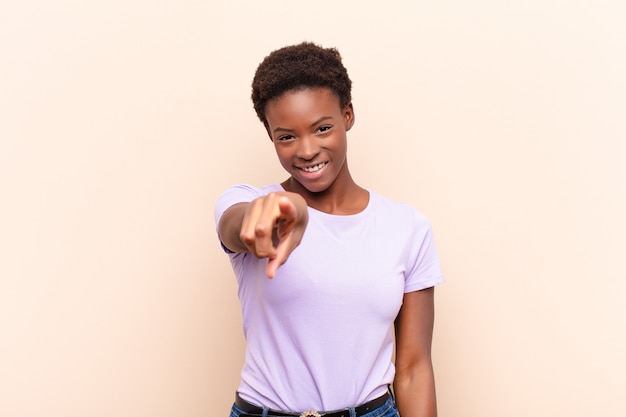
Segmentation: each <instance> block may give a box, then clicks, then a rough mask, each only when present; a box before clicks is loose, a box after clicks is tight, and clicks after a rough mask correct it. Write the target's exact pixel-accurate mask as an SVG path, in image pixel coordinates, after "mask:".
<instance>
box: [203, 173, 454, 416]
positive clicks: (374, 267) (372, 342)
mask: <svg viewBox="0 0 626 417" xmlns="http://www.w3.org/2000/svg"><path fill="white" fill-rule="evenodd" d="M276 191H284V190H283V188H282V187H281V186H280V185H278V184H274V185H270V186H267V187H263V188H256V187H252V186H249V185H237V186H234V187H231V188H229V189H228V190H227V191H225V192H224V193H223V194H222V195H221V196H220V198H219V199H218V201H217V204H216V208H215V220H216V224H219V219H220V218H221V216H222V214H223V213H224V211H226V210H227V209H228V208H229V207H231V206H232V205H234V204H236V203H240V202H246V201H252V200H254V199H255V198H258V197H260V196H263V195H267V194H268V193H270V192H276ZM369 194H370V199H369V203H368V205H367V207H366V208H365V209H364V210H363V211H362V212H360V213H357V214H354V215H347V216H338V215H331V214H327V213H323V212H321V211H318V210H315V209H312V208H310V207H309V209H308V210H309V221H308V225H307V229H306V231H305V233H304V236H303V238H302V242H301V243H300V245H299V246H298V247H297V248H296V249H295V250H294V251H293V252H292V253H291V255H290V257H289V259H288V260H287V262H286V263H285V264H284V265H282V266H281V267H280V268H278V271H277V272H276V276H275V277H274V279H268V278H267V276H266V275H265V267H266V264H267V260H266V259H258V258H256V257H255V256H254V255H252V254H250V253H248V252H246V253H229V257H230V261H231V264H232V266H233V270H234V272H235V275H236V277H237V281H238V284H239V286H238V294H239V300H240V302H241V308H242V313H243V327H244V334H245V337H246V342H247V343H246V358H245V364H244V367H243V370H242V372H241V382H240V385H239V388H238V391H239V393H240V395H241V397H242V398H244V399H245V400H247V401H249V402H251V403H254V404H258V405H263V406H267V407H270V408H273V409H277V410H285V411H289V410H293V411H298V410H308V409H316V410H336V409H340V408H345V407H352V406H354V405H358V404H362V403H365V402H367V401H369V400H372V399H374V398H376V397H379V396H381V395H383V394H384V393H385V392H386V391H387V386H388V384H391V383H392V382H393V378H394V374H395V368H394V366H393V363H392V354H393V332H392V327H393V323H394V320H395V319H396V316H397V315H398V312H399V310H400V307H401V305H402V298H403V296H404V293H406V292H411V291H418V290H421V289H424V288H429V287H432V286H434V285H437V284H439V283H442V282H443V281H444V279H443V276H442V274H441V268H440V264H439V259H438V256H437V251H436V249H435V244H434V241H433V236H432V232H431V228H430V225H429V223H428V220H427V219H426V218H425V217H424V216H423V215H422V214H421V213H419V212H418V211H417V210H415V209H414V208H413V207H411V206H409V205H407V204H402V203H397V202H393V201H391V200H389V199H387V198H384V197H382V196H381V195H379V194H376V193H374V192H371V191H370V192H369Z"/></svg>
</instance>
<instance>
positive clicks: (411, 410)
mask: <svg viewBox="0 0 626 417" xmlns="http://www.w3.org/2000/svg"><path fill="white" fill-rule="evenodd" d="M393 387H394V392H395V395H396V403H397V405H398V411H399V412H400V416H401V417H436V416H437V401H436V396H435V377H434V374H433V368H432V363H431V362H430V361H428V362H427V363H424V364H421V365H420V366H416V367H414V368H413V369H405V370H399V371H398V372H397V373H396V378H395V380H394V383H393Z"/></svg>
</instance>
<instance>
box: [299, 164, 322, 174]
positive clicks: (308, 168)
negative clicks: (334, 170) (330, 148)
mask: <svg viewBox="0 0 626 417" xmlns="http://www.w3.org/2000/svg"><path fill="white" fill-rule="evenodd" d="M324 165H326V163H325V162H322V163H321V164H317V165H314V166H312V167H303V168H302V170H303V171H306V172H315V171H319V170H320V169H322V167H323V166H324Z"/></svg>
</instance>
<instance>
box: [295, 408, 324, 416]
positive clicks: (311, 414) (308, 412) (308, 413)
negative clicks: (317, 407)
mask: <svg viewBox="0 0 626 417" xmlns="http://www.w3.org/2000/svg"><path fill="white" fill-rule="evenodd" d="M299 417H322V415H321V414H320V413H318V412H317V411H314V410H309V411H305V412H303V413H301V414H300V416H299Z"/></svg>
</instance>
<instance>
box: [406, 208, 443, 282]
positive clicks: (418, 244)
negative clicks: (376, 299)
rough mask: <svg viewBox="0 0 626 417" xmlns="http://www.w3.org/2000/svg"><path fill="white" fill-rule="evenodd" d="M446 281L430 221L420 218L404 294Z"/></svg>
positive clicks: (414, 235)
mask: <svg viewBox="0 0 626 417" xmlns="http://www.w3.org/2000/svg"><path fill="white" fill-rule="evenodd" d="M419 223H421V224H419ZM444 281H445V280H444V277H443V274H442V272H441V264H440V262H439V255H438V254H437V248H436V247H435V239H434V237H433V231H432V228H431V226H430V223H428V220H426V219H425V218H424V217H423V216H418V226H417V227H416V232H415V233H414V234H413V242H412V244H411V256H410V261H409V265H408V268H407V271H406V276H405V284H404V292H405V293H407V292H413V291H419V290H423V289H425V288H430V287H433V286H435V285H437V284H441V283H443V282H444Z"/></svg>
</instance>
